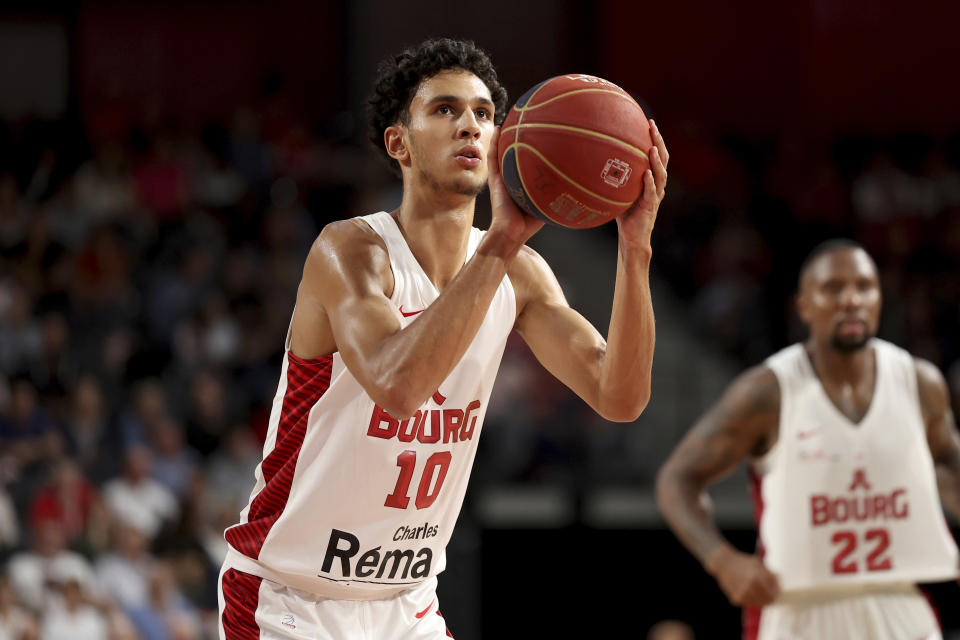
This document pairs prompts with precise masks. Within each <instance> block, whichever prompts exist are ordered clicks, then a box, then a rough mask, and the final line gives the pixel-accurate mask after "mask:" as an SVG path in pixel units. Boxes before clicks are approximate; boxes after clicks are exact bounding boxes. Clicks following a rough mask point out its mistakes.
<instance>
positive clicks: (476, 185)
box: [453, 176, 487, 197]
mask: <svg viewBox="0 0 960 640" xmlns="http://www.w3.org/2000/svg"><path fill="white" fill-rule="evenodd" d="M486 186H487V177H486V176H483V177H482V178H480V177H476V178H473V179H461V180H457V181H455V182H454V185H453V190H454V191H455V192H456V193H459V194H460V195H462V196H472V197H476V196H478V195H480V194H481V193H483V190H484V189H485V188H486Z"/></svg>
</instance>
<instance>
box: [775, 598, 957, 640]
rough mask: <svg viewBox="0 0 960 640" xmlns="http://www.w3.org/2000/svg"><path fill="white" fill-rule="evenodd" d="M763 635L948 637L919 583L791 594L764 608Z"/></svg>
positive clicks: (887, 639)
mask: <svg viewBox="0 0 960 640" xmlns="http://www.w3.org/2000/svg"><path fill="white" fill-rule="evenodd" d="M757 640H942V635H941V633H940V625H939V624H938V622H937V617H936V615H935V614H934V612H933V609H932V608H931V606H930V603H929V602H928V601H927V599H926V598H925V597H924V595H923V594H922V593H920V591H919V590H918V589H917V588H916V587H915V586H913V585H890V586H885V587H882V588H871V589H869V590H864V591H858V592H851V591H834V592H826V591H818V592H808V593H804V594H786V595H785V596H784V597H783V598H782V599H781V600H780V601H778V602H775V603H774V604H772V605H768V606H766V607H764V608H763V611H762V612H761V614H760V629H759V633H758V634H757Z"/></svg>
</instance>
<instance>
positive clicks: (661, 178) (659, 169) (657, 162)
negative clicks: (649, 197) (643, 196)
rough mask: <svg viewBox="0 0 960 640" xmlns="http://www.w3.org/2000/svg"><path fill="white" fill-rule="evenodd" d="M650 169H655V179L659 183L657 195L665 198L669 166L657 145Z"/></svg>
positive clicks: (651, 156)
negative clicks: (664, 161)
mask: <svg viewBox="0 0 960 640" xmlns="http://www.w3.org/2000/svg"><path fill="white" fill-rule="evenodd" d="M650 169H651V170H653V181H654V182H655V183H656V184H657V197H658V198H660V199H661V200H663V194H664V193H666V190H667V167H666V165H664V164H663V157H662V156H661V155H660V150H659V149H658V148H657V147H654V148H653V150H652V152H651V155H650Z"/></svg>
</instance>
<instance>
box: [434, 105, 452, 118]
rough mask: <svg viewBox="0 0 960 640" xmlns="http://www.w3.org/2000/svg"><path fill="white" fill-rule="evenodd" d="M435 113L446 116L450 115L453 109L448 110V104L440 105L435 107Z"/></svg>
mask: <svg viewBox="0 0 960 640" xmlns="http://www.w3.org/2000/svg"><path fill="white" fill-rule="evenodd" d="M437 113H439V114H442V115H445V116H446V115H450V114H451V113H453V109H451V108H450V105H448V104H442V105H440V106H439V107H437Z"/></svg>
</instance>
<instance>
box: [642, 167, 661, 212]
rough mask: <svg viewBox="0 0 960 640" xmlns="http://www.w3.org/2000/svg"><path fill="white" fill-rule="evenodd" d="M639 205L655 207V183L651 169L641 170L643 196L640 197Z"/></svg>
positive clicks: (654, 208)
mask: <svg viewBox="0 0 960 640" xmlns="http://www.w3.org/2000/svg"><path fill="white" fill-rule="evenodd" d="M639 206H640V208H642V209H653V210H656V208H657V185H656V183H655V182H654V180H653V171H651V170H650V169H647V170H646V171H644V172H643V196H641V197H640V202H639Z"/></svg>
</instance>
